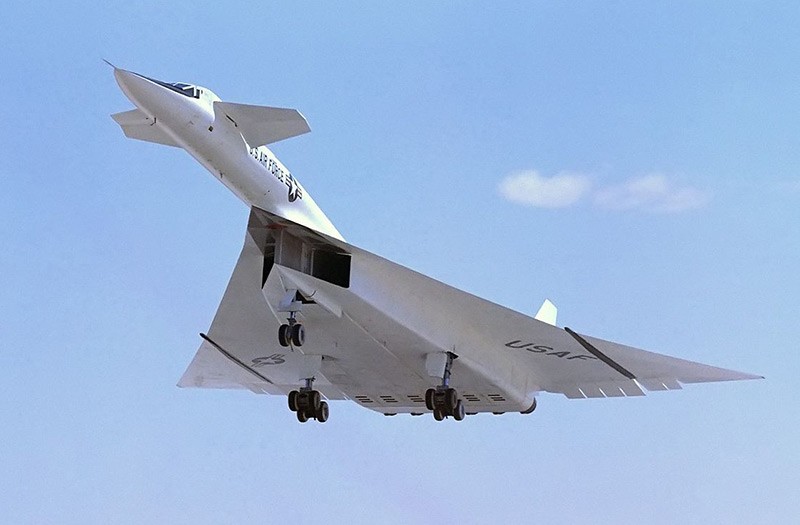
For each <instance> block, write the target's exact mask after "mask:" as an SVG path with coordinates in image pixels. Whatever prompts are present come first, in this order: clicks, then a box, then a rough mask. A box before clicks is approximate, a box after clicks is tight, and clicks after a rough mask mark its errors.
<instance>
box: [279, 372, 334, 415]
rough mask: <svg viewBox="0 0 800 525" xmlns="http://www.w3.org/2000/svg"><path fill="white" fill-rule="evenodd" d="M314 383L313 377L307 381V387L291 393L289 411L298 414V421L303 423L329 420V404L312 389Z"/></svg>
mask: <svg viewBox="0 0 800 525" xmlns="http://www.w3.org/2000/svg"><path fill="white" fill-rule="evenodd" d="M313 382H314V378H313V377H312V378H310V379H306V386H305V387H303V388H301V389H300V390H292V391H291V392H289V410H291V411H292V412H295V413H296V414H297V420H298V421H299V422H301V423H305V422H306V421H308V420H309V419H316V420H317V421H319V422H320V423H324V422H326V421H327V420H328V415H329V409H328V403H327V402H326V401H323V400H322V396H321V395H320V393H319V392H318V391H316V390H314V389H313V388H312V384H313Z"/></svg>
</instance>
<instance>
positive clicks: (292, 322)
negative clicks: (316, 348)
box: [278, 312, 306, 346]
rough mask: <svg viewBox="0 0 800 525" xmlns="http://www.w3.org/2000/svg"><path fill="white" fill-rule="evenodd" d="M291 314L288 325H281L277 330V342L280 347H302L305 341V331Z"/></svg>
mask: <svg viewBox="0 0 800 525" xmlns="http://www.w3.org/2000/svg"><path fill="white" fill-rule="evenodd" d="M294 315H295V314H294V312H292V314H291V316H290V317H289V319H288V321H289V324H282V325H281V326H280V327H279V328H278V342H279V343H280V344H281V346H289V345H292V346H303V343H304V342H305V341H306V329H305V328H303V325H302V324H300V323H298V322H297V319H295V317H294Z"/></svg>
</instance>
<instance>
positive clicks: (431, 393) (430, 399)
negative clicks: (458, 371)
mask: <svg viewBox="0 0 800 525" xmlns="http://www.w3.org/2000/svg"><path fill="white" fill-rule="evenodd" d="M457 357H458V356H456V355H455V354H454V353H452V352H447V361H446V363H445V367H444V373H443V374H442V384H441V385H439V386H438V387H436V388H429V389H428V390H426V391H425V407H426V408H427V409H428V410H431V411H433V419H435V420H436V421H441V420H443V419H445V418H446V417H447V416H452V417H453V419H455V420H456V421H462V420H463V419H464V417H466V415H467V414H466V409H465V407H464V402H463V401H461V400H460V399H459V398H458V392H456V390H455V389H454V388H450V386H449V383H450V370H451V369H452V367H453V360H454V359H456V358H457Z"/></svg>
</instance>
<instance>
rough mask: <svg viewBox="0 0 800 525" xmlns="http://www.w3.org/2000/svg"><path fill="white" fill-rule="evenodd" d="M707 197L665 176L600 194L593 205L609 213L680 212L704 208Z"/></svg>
mask: <svg viewBox="0 0 800 525" xmlns="http://www.w3.org/2000/svg"><path fill="white" fill-rule="evenodd" d="M707 202H708V195H706V194H705V193H703V192H702V191H700V190H698V189H696V188H693V187H691V186H677V185H675V184H674V183H673V182H671V181H670V180H669V179H668V178H667V177H666V176H664V175H660V174H651V175H645V176H643V177H636V178H633V179H629V180H627V181H626V182H624V183H622V184H620V185H617V186H610V187H608V188H604V189H601V190H599V191H597V192H596V193H595V195H594V203H595V205H597V206H598V207H600V208H603V209H607V210H639V211H647V212H653V213H681V212H684V211H689V210H694V209H697V208H702V207H703V206H705V205H706V203H707Z"/></svg>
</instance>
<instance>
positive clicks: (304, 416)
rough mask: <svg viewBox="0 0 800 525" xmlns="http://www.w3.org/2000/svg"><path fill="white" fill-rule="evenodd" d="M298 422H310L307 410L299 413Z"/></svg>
mask: <svg viewBox="0 0 800 525" xmlns="http://www.w3.org/2000/svg"><path fill="white" fill-rule="evenodd" d="M297 420H298V421H299V422H301V423H305V422H306V421H308V414H306V411H305V410H298V411H297Z"/></svg>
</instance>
